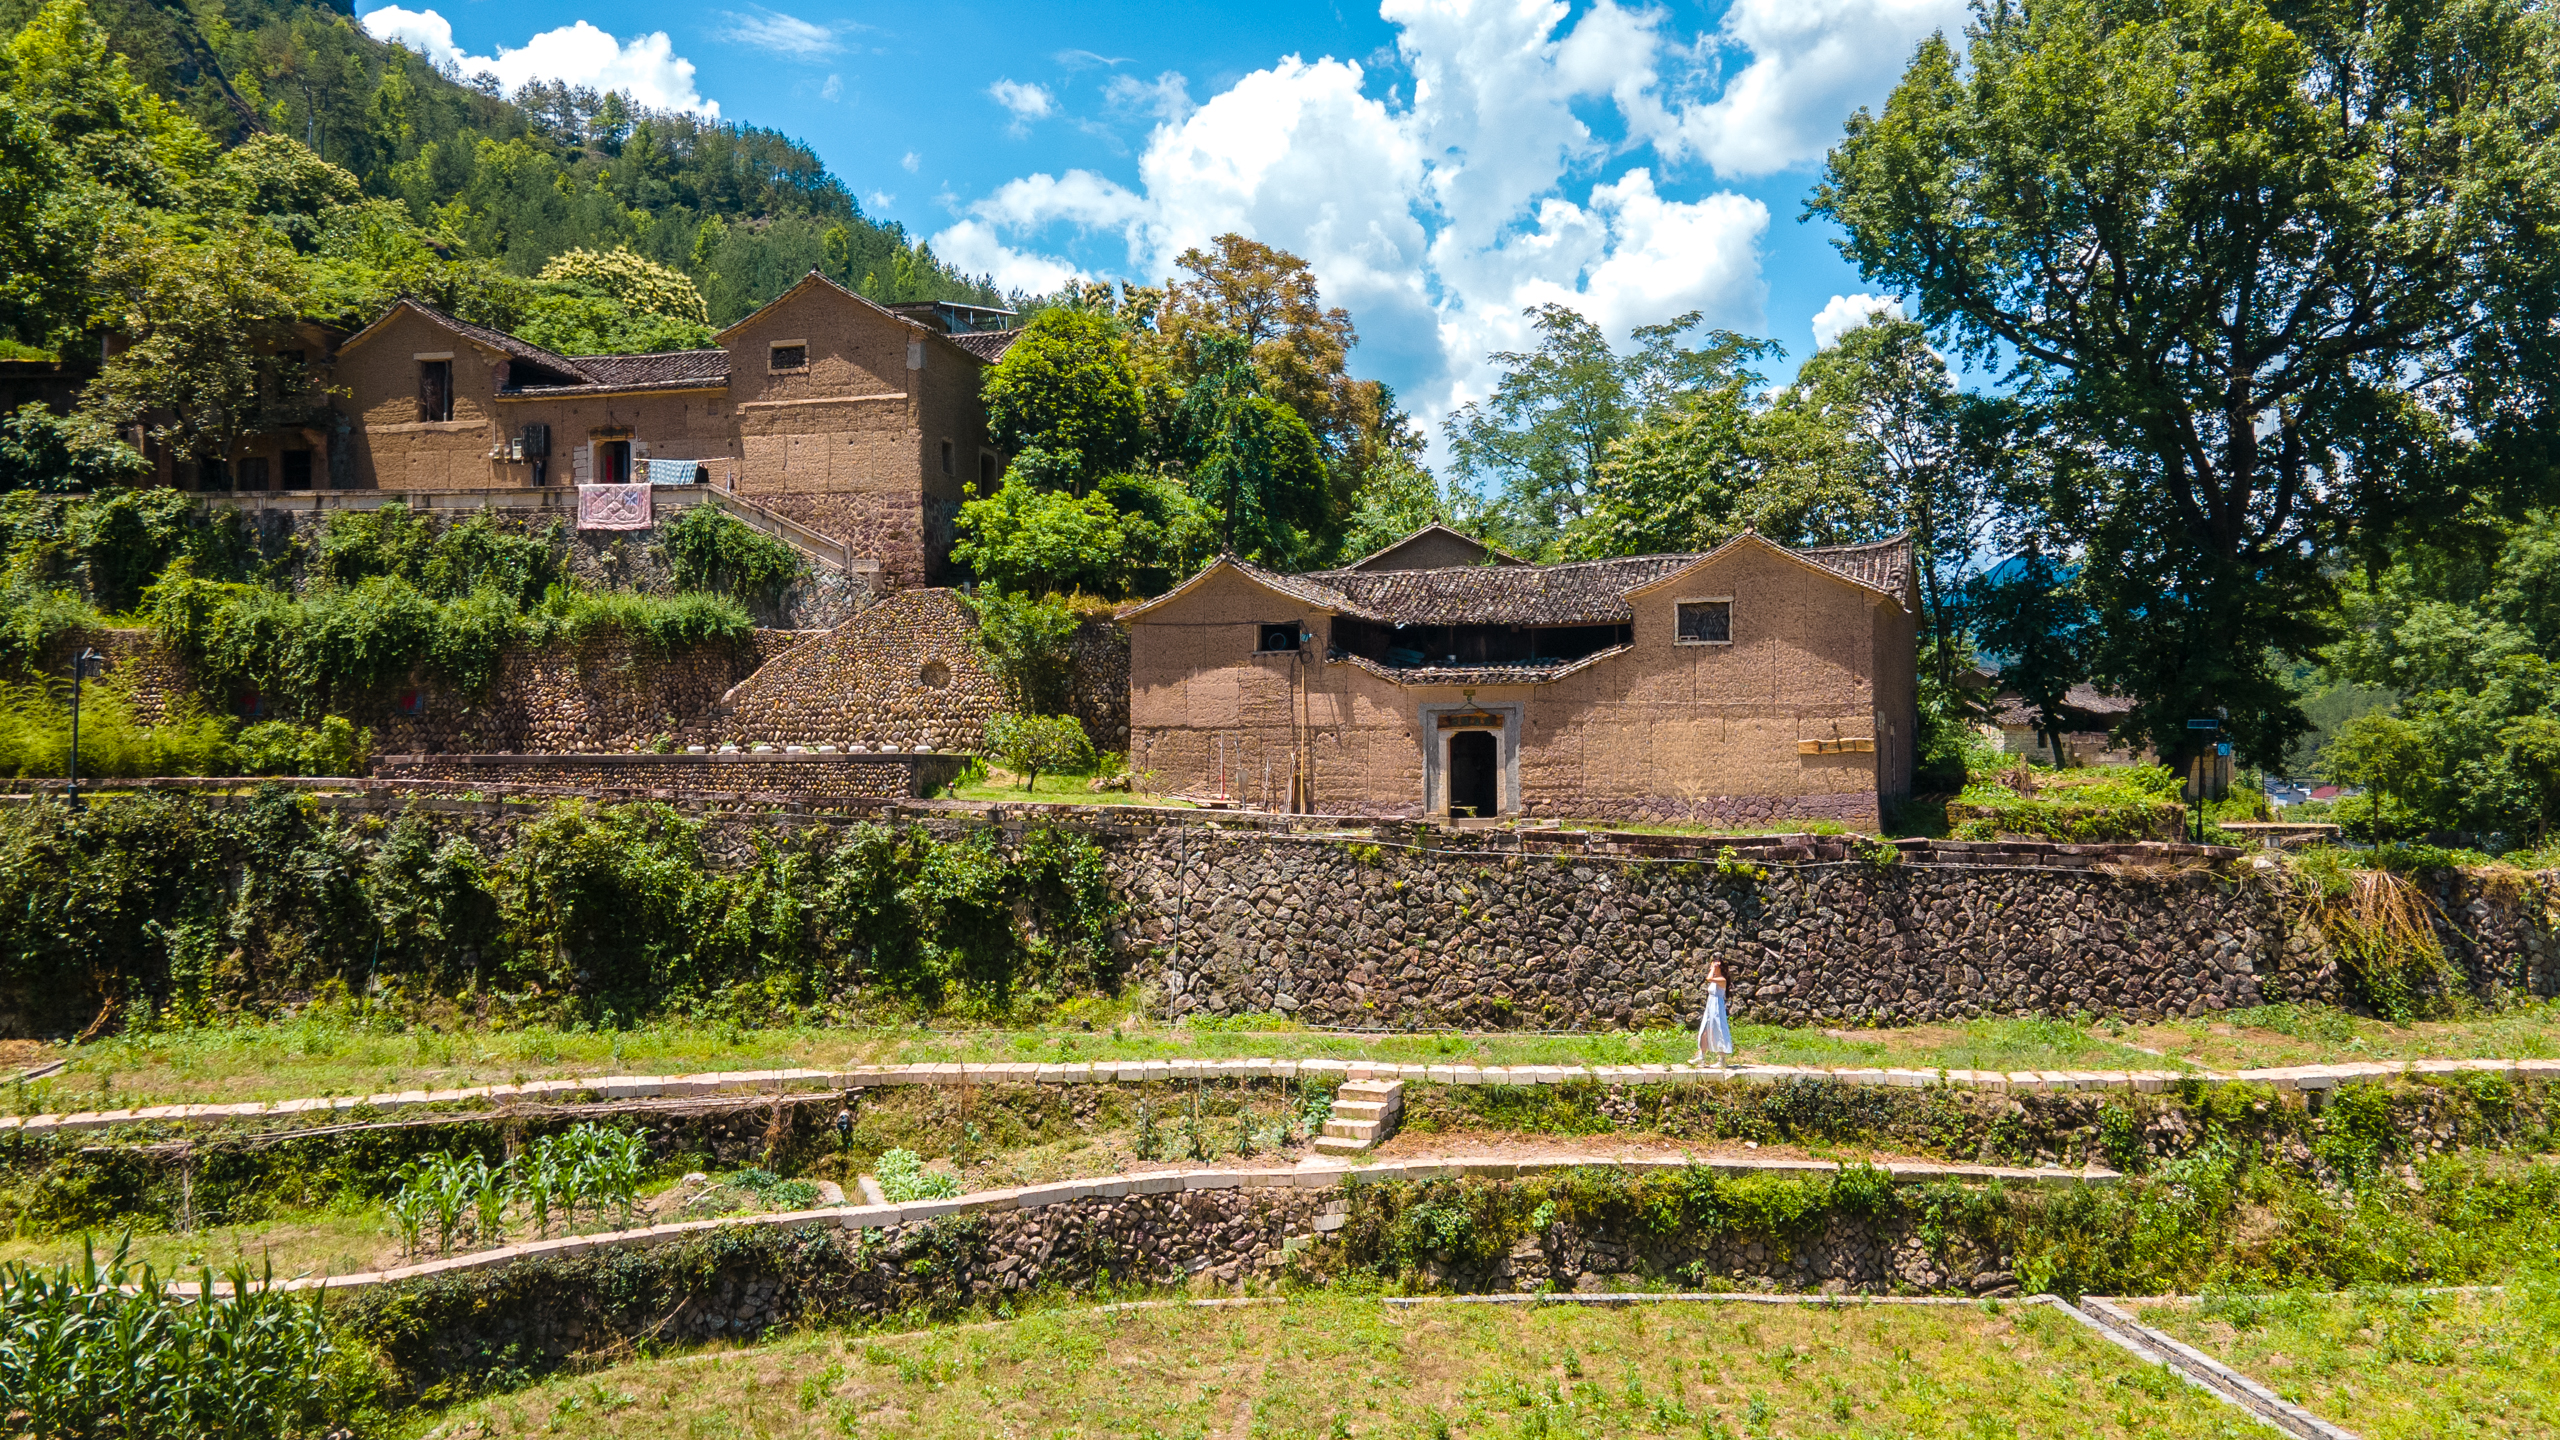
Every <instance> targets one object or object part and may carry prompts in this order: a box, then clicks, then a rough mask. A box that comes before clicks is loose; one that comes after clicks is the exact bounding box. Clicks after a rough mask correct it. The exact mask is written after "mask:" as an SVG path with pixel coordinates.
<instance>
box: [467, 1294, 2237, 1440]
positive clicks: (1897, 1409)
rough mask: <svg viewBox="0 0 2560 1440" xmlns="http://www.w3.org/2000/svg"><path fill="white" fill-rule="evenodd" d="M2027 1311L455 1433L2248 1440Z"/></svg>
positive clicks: (1500, 1314)
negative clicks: (2241, 1439)
mask: <svg viewBox="0 0 2560 1440" xmlns="http://www.w3.org/2000/svg"><path fill="white" fill-rule="evenodd" d="M2229 1415H2230V1412H2228V1411H2226V1410H2224V1409H2222V1408H2221V1407H2220V1406H2219V1405H2218V1404H2217V1403H2216V1402H2214V1401H2213V1400H2211V1399H2209V1398H2207V1397H2203V1396H2200V1395H2197V1394H2195V1393H2194V1392H2193V1391H2191V1390H2189V1389H2187V1388H2186V1387H2185V1386H2183V1385H2180V1384H2178V1383H2177V1382H2175V1381H2174V1380H2172V1379H2169V1378H2168V1377H2166V1376H2165V1375H2163V1374H2162V1373H2161V1372H2159V1371H2158V1370H2156V1369H2154V1368H2151V1367H2145V1366H2143V1365H2141V1364H2139V1363H2138V1362H2136V1361H2134V1360H2132V1359H2131V1358H2130V1357H2128V1356H2126V1355H2125V1354H2124V1353H2123V1352H2122V1351H2119V1350H2116V1349H2115V1348H2114V1347H2112V1346H2109V1345H2107V1344H2105V1343H2104V1342H2103V1341H2100V1340H2097V1339H2096V1338H2095V1337H2093V1336H2091V1335H2090V1334H2089V1333H2088V1332H2087V1331H2085V1330H2084V1329H2082V1328H2081V1327H2080V1326H2079V1325H2077V1324H2075V1323H2074V1322H2073V1321H2071V1320H2070V1319H2069V1318H2068V1317H2065V1316H2061V1315H2057V1314H2053V1313H2051V1312H2049V1311H2046V1310H2043V1309H2042V1308H2040V1307H2029V1308H2018V1307H2001V1306H1997V1305H1993V1306H1985V1307H1960V1308H1957V1307H1950V1308H1943V1309H1941V1308H1930V1309H1925V1310H1918V1309H1866V1308H1859V1309H1829V1308H1823V1307H1802V1308H1797V1307H1786V1308H1778V1307H1762V1306H1750V1307H1744V1306H1728V1305H1714V1306H1697V1307H1690V1306H1678V1307H1674V1306H1661V1307H1644V1308H1638V1309H1631V1310H1617V1311H1612V1310H1597V1309H1584V1308H1580V1307H1564V1306H1558V1307H1549V1308H1540V1309H1530V1308H1526V1307H1521V1308H1512V1307H1503V1308H1500V1309H1496V1308H1492V1307H1482V1306H1435V1307H1430V1308H1427V1309H1405V1310H1391V1309H1388V1308H1386V1307H1384V1306H1381V1305H1378V1304H1377V1303H1376V1302H1374V1301H1365V1300H1360V1299H1353V1298H1343V1297H1309V1298H1301V1299H1296V1300H1292V1301H1290V1302H1289V1303H1287V1304H1286V1305H1281V1306H1271V1307H1265V1308H1253V1309H1244V1310H1197V1309H1188V1308H1183V1309H1161V1310H1147V1311H1137V1312H1130V1311H1121V1312H1116V1313H1097V1312H1095V1311H1092V1310H1068V1309H1063V1308H1061V1309H1054V1310H1042V1311H1039V1312H1037V1313H1034V1314H1032V1315H1029V1316H1027V1317H1025V1318H1022V1319H1018V1320H1015V1321H1013V1322H1012V1323H1009V1324H1001V1325H994V1326H982V1327H976V1328H971V1329H965V1330H938V1331H926V1332H922V1333H910V1334H870V1335H842V1334H828V1335H814V1336H807V1337H802V1338H797V1339H792V1340H786V1341H782V1342H779V1343H776V1344H771V1345H767V1346H763V1347H760V1348H756V1349H749V1350H737V1351H711V1352H708V1353H704V1354H699V1355H693V1356H683V1357H675V1358H669V1359H659V1360H648V1361H642V1362H639V1363H636V1364H627V1365H621V1366H617V1367H614V1368H612V1369H609V1370H605V1371H602V1372H600V1373H596V1374H592V1375H583V1376H578V1377H574V1378H566V1379H560V1380H554V1381H550V1382H546V1383H543V1384H539V1385H536V1386H533V1387H531V1388H529V1389H526V1390H524V1391H521V1392H518V1393H516V1394H512V1395H506V1396H501V1397H496V1398H492V1399H488V1400H483V1401H480V1402H477V1403H474V1404H471V1405H468V1406H465V1407H463V1408H461V1409H460V1410H458V1411H456V1412H454V1413H453V1414H452V1415H451V1416H450V1417H448V1418H449V1420H450V1421H452V1422H459V1423H477V1424H479V1425H482V1426H485V1427H486V1429H485V1430H483V1431H481V1432H479V1433H482V1434H486V1435H488V1436H491V1437H503V1436H518V1435H527V1436H530V1435H542V1434H550V1433H555V1432H557V1431H560V1430H563V1429H573V1428H588V1429H601V1430H608V1431H610V1432H611V1433H613V1434H615V1435H617V1436H621V1437H626V1440H656V1437H666V1440H674V1437H693V1436H700V1435H710V1434H759V1435H767V1436H774V1437H787V1436H804V1435H805V1436H812V1437H815V1436H841V1435H850V1434H860V1435H875V1434H894V1435H899V1436H905V1437H912V1440H940V1437H953V1440H961V1437H965V1440H978V1437H981V1436H987V1435H1002V1434H1019V1435H1080V1436H1128V1437H1138V1436H1174V1435H1202V1436H1205V1435H1254V1436H1271V1437H1318V1436H1373V1435H1374V1436H1381V1437H1384V1436H1396V1437H1407V1436H1410V1437H1445V1436H1542V1437H1545V1436H1552V1437H1558V1440H1561V1437H1568V1436H1582V1435H1589V1436H1601V1435H1677V1436H1681V1437H1704V1440H1740V1437H1746V1436H1781V1435H1816V1434H1821V1435H1844V1436H1845V1435H1893V1436H1905V1437H1913V1440H1922V1437H1932V1440H1934V1437H1945V1440H1980V1437H1984V1436H2009V1435H2071V1436H2074V1437H2091V1440H2136V1437H2139V1440H2182V1437H2190V1436H2192V1437H2199V1440H2201V1437H2225V1436H2238V1435H2254V1434H2260V1433H2271V1432H2261V1431H2257V1430H2254V1429H2249V1428H2244V1427H2239V1426H2236V1425H2234V1424H2233V1423H2232V1421H2231V1420H2230V1419H2229V1418H2228V1417H2229Z"/></svg>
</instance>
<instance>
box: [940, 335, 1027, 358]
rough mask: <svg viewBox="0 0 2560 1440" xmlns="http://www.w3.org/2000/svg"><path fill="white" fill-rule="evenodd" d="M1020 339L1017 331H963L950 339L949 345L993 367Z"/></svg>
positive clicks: (1020, 336)
mask: <svg viewBox="0 0 2560 1440" xmlns="http://www.w3.org/2000/svg"><path fill="white" fill-rule="evenodd" d="M1021 338H1022V332H1021V331H1019V330H964V331H962V332H961V333H959V334H957V335H954V336H952V337H951V343H952V344H954V345H957V346H959V347H960V348H961V349H963V350H966V351H968V352H969V353H970V354H972V355H975V356H977V357H978V358H979V359H981V360H984V361H986V362H987V363H988V364H990V365H993V364H994V363H996V362H997V361H999V360H1001V359H1003V358H1004V352H1006V351H1007V350H1010V349H1012V348H1013V342H1014V341H1016V340H1019V339H1021Z"/></svg>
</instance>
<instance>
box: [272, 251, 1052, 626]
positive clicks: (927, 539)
mask: <svg viewBox="0 0 2560 1440" xmlns="http://www.w3.org/2000/svg"><path fill="white" fill-rule="evenodd" d="M1002 316H1003V312H1000V311H988V310H985V309H983V308H980V307H969V306H949V305H921V306H902V307H899V308H898V309H895V310H892V309H889V308H886V307H883V306H880V305H875V304H873V303H872V302H870V301H868V300H865V299H863V298H862V297H861V296H859V295H856V294H854V293H853V292H851V291H849V290H846V289H844V288H843V287H841V286H839V285H836V284H834V283H832V282H831V281H828V280H826V279H825V278H823V277H821V276H819V275H817V274H815V273H812V274H811V275H810V276H809V277H808V278H806V279H804V280H802V281H801V282H800V283H799V284H797V285H795V286H793V287H792V288H791V289H790V290H788V291H786V292H784V294H783V295H782V296H781V297H780V298H778V299H776V300H775V301H773V303H771V304H769V305H767V306H765V307H764V308H763V309H761V310H758V311H756V312H755V313H754V314H752V315H750V316H748V317H747V318H746V319H744V320H741V321H739V322H738V323H737V324H735V325H732V326H730V327H729V328H727V329H726V330H723V331H721V332H720V334H719V337H718V339H719V346H718V348H716V349H710V350H683V351H671V352H662V353H657V354H646V355H555V354H553V353H551V352H550V351H548V350H544V349H542V348H541V347H539V346H536V345H532V344H528V343H527V342H525V341H524V340H521V339H519V338H517V337H515V336H513V335H509V334H507V333H505V332H503V331H499V330H492V329H489V328H488V327H486V326H481V325H474V324H471V323H469V322H467V321H464V320H460V319H457V318H455V317H453V316H451V315H447V314H444V313H443V312H441V311H439V310H436V309H434V308H433V307H431V306H427V305H424V304H421V303H419V302H417V301H415V300H402V301H400V302H398V303H396V304H394V305H393V306H392V307H391V308H390V309H389V310H388V311H386V312H384V313H383V315H382V316H381V317H380V318H379V319H377V320H375V321H374V322H373V323H372V324H371V325H368V326H366V327H365V328H364V329H362V330H360V331H358V332H357V333H355V334H354V335H352V336H349V337H347V338H346V339H345V340H344V341H343V342H342V343H340V344H338V345H337V346H336V347H335V354H334V357H333V366H332V373H331V375H330V377H329V378H330V382H331V384H332V385H334V386H335V387H336V388H337V389H338V390H339V392H340V394H341V395H342V397H343V398H342V399H340V400H339V402H338V405H339V408H340V413H341V415H342V416H343V417H344V423H343V424H342V425H341V426H340V427H339V429H338V431H337V433H335V434H323V433H321V432H319V431H312V432H308V433H296V434H291V435H284V434H279V435H275V436H270V437H261V439H260V441H259V442H258V443H257V444H255V445H253V446H252V451H253V454H252V455H251V457H250V461H249V463H246V464H239V465H235V466H234V467H233V468H234V475H233V483H234V484H235V485H237V486H238V487H239V488H244V489H264V488H269V487H275V488H297V489H298V488H313V489H361V490H376V489H378V490H404V491H471V490H512V489H526V488H532V487H538V486H555V485H557V486H565V485H570V484H579V483H626V482H637V481H644V480H654V481H658V482H660V483H668V482H674V483H701V484H707V485H712V486H716V487H718V488H720V489H721V490H723V491H725V492H727V493H729V494H733V495H735V496H737V497H739V498H741V499H744V500H748V501H751V502H752V503H754V504H756V505H759V506H762V507H763V508H765V509H767V510H770V511H772V512H774V513H776V514H778V515H781V516H783V517H784V518H786V519H789V520H794V521H797V522H799V523H801V524H803V525H806V526H808V527H809V528H811V529H813V530H816V531H818V532H819V533H820V534H823V535H827V536H830V537H833V538H834V539H836V540H838V541H841V542H844V543H845V544H847V545H848V546H850V547H851V548H852V549H853V550H854V551H855V552H856V553H858V554H862V555H866V556H869V557H872V558H874V559H877V560H878V561H879V562H880V564H881V571H882V575H881V578H882V582H883V583H884V584H886V585H889V586H892V587H894V586H900V585H919V584H935V583H941V582H943V581H946V580H948V579H950V578H952V577H951V576H950V574H949V566H950V553H951V544H952V539H953V534H952V529H953V521H954V520H955V519H956V517H957V516H958V514H959V508H960V498H961V488H962V487H963V486H964V485H966V484H968V483H970V482H972V481H977V482H984V483H991V482H992V481H993V480H994V478H995V477H996V475H997V474H998V473H999V472H1000V471H1001V470H1002V468H1003V457H1002V456H1000V455H999V454H998V453H997V452H996V450H995V449H994V447H993V446H992V445H990V444H989V443H988V439H987V433H986V415H985V411H984V409H983V408H982V407H981V406H980V404H979V400H978V382H979V378H980V376H981V374H982V372H983V371H984V370H985V368H986V366H987V365H988V364H990V363H991V362H993V361H994V360H995V359H997V358H998V357H1000V356H1001V355H1002V354H1003V353H1004V349H1005V347H1006V346H1007V345H1009V344H1010V343H1011V342H1012V340H1013V338H1014V334H1015V332H1011V331H995V332H990V331H987V330H985V329H984V328H983V327H984V326H986V325H987V324H989V323H991V322H992V321H1000V320H1001V319H1002ZM270 451H272V452H273V453H272V456H270V454H269V452H270ZM315 452H316V453H315ZM270 458H272V461H273V463H272V464H270V463H269V460H270Z"/></svg>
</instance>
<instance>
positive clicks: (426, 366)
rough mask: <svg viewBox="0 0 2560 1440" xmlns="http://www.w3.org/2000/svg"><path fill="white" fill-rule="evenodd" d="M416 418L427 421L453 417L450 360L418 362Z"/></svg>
mask: <svg viewBox="0 0 2560 1440" xmlns="http://www.w3.org/2000/svg"><path fill="white" fill-rule="evenodd" d="M418 418H419V419H421V420H428V421H434V420H450V419H452V418H453V362H452V361H450V360H421V361H419V362H418Z"/></svg>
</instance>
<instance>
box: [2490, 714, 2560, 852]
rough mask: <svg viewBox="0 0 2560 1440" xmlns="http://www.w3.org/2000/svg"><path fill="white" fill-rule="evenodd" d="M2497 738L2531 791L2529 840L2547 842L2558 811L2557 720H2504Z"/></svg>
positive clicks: (2559, 734) (2529, 717)
mask: <svg viewBox="0 0 2560 1440" xmlns="http://www.w3.org/2000/svg"><path fill="white" fill-rule="evenodd" d="M2499 738H2500V739H2501V740H2503V741H2504V742H2505V744H2506V751H2507V754H2506V761H2507V767H2508V768H2509V769H2510V770H2513V771H2514V772H2515V773H2516V774H2517V775H2518V776H2520V777H2522V778H2523V779H2524V780H2525V781H2526V782H2527V783H2528V784H2529V785H2531V787H2532V790H2533V797H2534V800H2535V801H2536V802H2537V803H2536V805H2535V807H2534V816H2533V822H2534V828H2533V843H2534V844H2535V845H2536V846H2537V847H2539V846H2545V845H2548V844H2550V843H2551V816H2552V813H2553V812H2554V811H2560V719H2554V718H2552V717H2551V716H2550V715H2547V714H2543V715H2523V716H2518V717H2517V718H2516V719H2514V720H2511V721H2509V722H2508V723H2507V726H2506V728H2505V730H2504V731H2502V732H2501V733H2500V735H2499Z"/></svg>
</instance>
